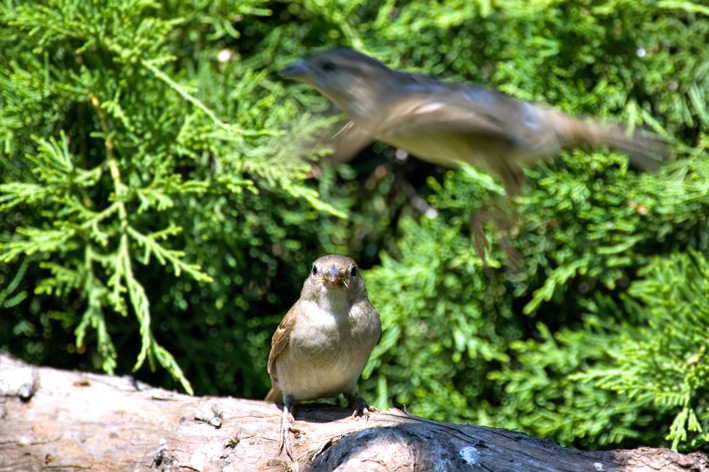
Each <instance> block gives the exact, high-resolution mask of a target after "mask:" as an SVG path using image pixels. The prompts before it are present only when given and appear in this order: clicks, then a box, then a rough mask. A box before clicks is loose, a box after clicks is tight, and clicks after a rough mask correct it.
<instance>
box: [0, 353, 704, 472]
mask: <svg viewBox="0 0 709 472" xmlns="http://www.w3.org/2000/svg"><path fill="white" fill-rule="evenodd" d="M349 415H350V412H349V411H348V410H344V409H342V408H336V407H333V406H329V405H305V406H302V407H299V408H298V409H297V410H296V425H295V426H296V427H297V428H298V429H299V430H302V433H300V434H298V435H297V436H295V439H294V440H293V442H292V448H293V453H294V456H295V458H296V461H297V467H298V469H299V470H300V471H333V470H337V471H357V472H360V471H382V472H384V471H399V472H405V471H475V470H480V471H486V472H502V471H510V472H512V471H514V472H527V471H528V472H535V471H545V472H549V471H558V472H566V471H579V472H601V471H602V472H631V471H632V472H657V471H665V472H680V471H681V472H689V471H692V472H703V471H709V457H708V456H707V455H706V454H702V453H692V454H678V453H675V452H672V451H670V450H667V449H651V448H641V449H635V450H617V451H600V452H599V451H597V452H584V451H577V450H573V449H567V448H563V447H561V446H559V445H557V444H555V443H554V442H552V441H550V440H545V439H537V438H533V437H531V436H527V435H525V434H522V433H518V432H515V431H510V430H504V429H498V428H488V427H483V426H473V425H455V424H450V423H440V422H436V421H431V420H426V419H423V418H419V417H416V416H412V415H408V414H405V413H402V412H401V411H399V410H396V409H391V410H388V411H385V412H381V413H375V414H373V415H371V416H370V418H369V420H364V419H354V420H352V419H348V417H349ZM280 417H281V411H280V408H279V407H278V406H276V405H274V404H271V403H266V402H263V401H254V400H241V399H234V398H216V397H190V396H187V395H181V394H178V393H174V392H169V391H166V390H162V389H157V388H153V387H150V386H148V385H145V384H142V383H136V382H134V381H133V379H131V378H128V377H109V376H105V375H98V374H87V373H81V372H68V371H61V370H57V369H51V368H45V367H34V366H31V365H28V364H26V363H24V362H22V361H20V360H18V359H16V358H14V357H12V356H10V355H8V354H5V353H1V352H0V471H13V472H14V471H44V470H53V471H56V470H59V471H79V470H81V471H87V470H96V471H200V472H201V471H204V472H209V471H249V472H251V471H286V470H291V469H293V468H294V467H295V466H296V464H293V463H291V462H290V461H289V460H288V459H287V458H286V457H285V455H281V456H279V455H278V447H279V428H280Z"/></svg>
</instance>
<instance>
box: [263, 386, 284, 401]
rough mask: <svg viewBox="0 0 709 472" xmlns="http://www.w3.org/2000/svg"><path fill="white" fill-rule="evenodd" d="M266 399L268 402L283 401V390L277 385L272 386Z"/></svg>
mask: <svg viewBox="0 0 709 472" xmlns="http://www.w3.org/2000/svg"><path fill="white" fill-rule="evenodd" d="M264 400H266V401H267V402H274V403H283V392H281V391H280V390H279V389H277V388H276V387H271V390H269V391H268V394H267V395H266V398H265V399H264Z"/></svg>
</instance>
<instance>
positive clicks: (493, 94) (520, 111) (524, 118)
mask: <svg viewBox="0 0 709 472" xmlns="http://www.w3.org/2000/svg"><path fill="white" fill-rule="evenodd" d="M413 92H414V93H410V94H402V96H401V97H402V98H400V99H398V100H396V102H395V103H392V105H391V107H390V108H389V110H390V113H388V115H387V117H386V118H385V119H383V120H382V121H381V124H380V125H379V129H380V130H381V132H382V133H384V134H387V135H397V134H399V133H412V134H418V133H437V132H446V133H453V132H459V133H463V134H465V135H467V136H469V137H470V139H473V140H479V141H481V142H490V141H493V142H494V141H498V142H499V143H501V144H504V145H505V146H506V147H507V148H520V149H525V150H529V151H536V150H544V149H545V148H546V147H551V148H553V150H557V149H558V145H559V144H558V141H557V136H556V133H555V131H554V127H553V126H551V125H550V123H547V121H548V120H547V109H546V108H544V107H542V106H539V105H536V104H533V103H527V102H522V101H519V100H516V99H514V98H512V97H509V96H507V95H505V94H503V93H500V92H497V91H494V90H487V89H484V88H481V87H476V86H465V85H460V84H453V83H446V82H438V83H436V84H429V85H428V86H427V87H421V89H420V91H417V89H414V90H413Z"/></svg>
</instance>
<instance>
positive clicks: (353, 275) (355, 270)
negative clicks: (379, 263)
mask: <svg viewBox="0 0 709 472" xmlns="http://www.w3.org/2000/svg"><path fill="white" fill-rule="evenodd" d="M358 273H359V272H357V266H352V269H350V277H357V274H358Z"/></svg>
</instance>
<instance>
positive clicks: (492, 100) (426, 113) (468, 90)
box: [281, 49, 668, 197]
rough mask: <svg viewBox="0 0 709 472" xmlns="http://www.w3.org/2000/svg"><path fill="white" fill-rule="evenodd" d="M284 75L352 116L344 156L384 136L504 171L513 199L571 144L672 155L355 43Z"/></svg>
mask: <svg viewBox="0 0 709 472" xmlns="http://www.w3.org/2000/svg"><path fill="white" fill-rule="evenodd" d="M281 75H283V76H284V77H287V78H290V79H293V80H297V81H300V82H304V83H306V84H309V85H311V86H313V87H315V88H316V89H317V90H318V91H319V92H320V93H322V94H323V95H325V96H326V97H327V98H329V99H330V100H331V101H332V102H333V103H334V104H335V105H337V107H338V108H340V109H341V110H342V111H343V112H344V113H345V114H346V115H347V116H348V117H349V119H350V120H351V122H350V123H348V125H347V126H346V127H345V128H344V129H343V131H342V135H343V136H341V138H340V143H339V145H338V149H337V150H336V153H337V154H338V155H339V156H340V157H341V158H346V157H347V156H352V155H354V154H356V153H357V152H358V151H360V150H361V149H362V148H363V147H365V146H367V145H368V144H369V143H371V142H372V141H373V140H378V141H382V142H385V143H388V144H390V145H392V146H396V147H397V148H400V149H403V150H405V151H407V152H408V153H410V154H412V155H414V156H417V157H419V158H421V159H423V160H426V161H430V162H433V163H435V164H441V165H444V166H448V167H452V166H456V165H457V164H459V163H467V164H471V165H474V166H477V167H478V168H480V169H483V170H485V171H487V172H490V173H491V174H494V175H496V176H497V177H499V178H500V179H501V180H502V183H503V185H504V187H505V189H506V193H507V195H508V196H511V197H512V196H515V195H517V194H519V192H520V190H521V187H522V185H523V184H524V171H523V169H522V166H525V165H529V164H534V163H535V162H538V161H540V160H543V159H547V158H552V157H554V156H556V155H557V154H558V153H559V152H560V151H561V150H564V149H572V148H576V147H585V148H599V147H608V148H610V149H612V150H617V151H621V152H624V153H626V154H627V155H628V157H629V158H630V163H631V165H632V166H633V167H636V168H638V169H640V170H644V171H650V170H654V169H656V168H657V166H658V163H659V162H660V161H661V160H662V159H663V158H664V157H666V156H667V154H668V148H667V146H666V145H665V144H664V143H663V142H661V141H660V140H658V139H657V138H655V137H651V136H648V135H645V134H643V133H641V132H635V133H633V134H629V133H628V131H627V130H626V129H625V128H624V127H622V126H606V125H602V124H599V123H594V122H592V121H589V120H586V119H579V118H575V117H572V116H569V115H565V114H564V113H561V112H558V111H556V110H553V109H551V108H549V107H546V106H543V105H539V104H536V103H530V102H523V101H520V100H516V99H514V98H512V97H510V96H508V95H505V94H503V93H501V92H497V91H494V90H487V89H485V88H482V87H479V86H475V85H469V84H458V83H452V82H444V81H440V80H436V79H433V78H430V77H426V76H422V75H418V74H410V73H405V72H399V71H395V70H392V69H390V68H388V67H387V66H385V65H384V64H382V63H381V62H379V61H377V60H375V59H373V58H371V57H369V56H366V55H364V54H362V53H359V52H356V51H353V50H350V49H335V50H332V51H328V52H324V53H321V54H317V55H314V56H311V57H309V58H306V59H304V60H303V61H301V62H297V63H294V64H291V65H290V66H288V67H286V68H285V69H283V70H281Z"/></svg>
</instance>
